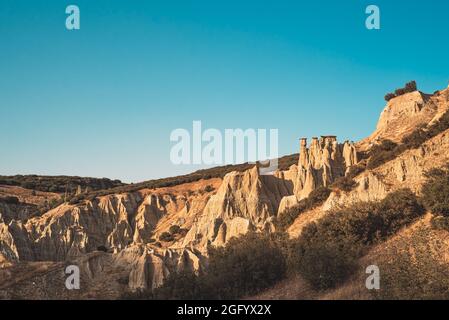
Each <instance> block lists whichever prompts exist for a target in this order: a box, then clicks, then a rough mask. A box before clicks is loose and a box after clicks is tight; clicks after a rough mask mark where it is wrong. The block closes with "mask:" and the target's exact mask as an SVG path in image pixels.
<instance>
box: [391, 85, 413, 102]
mask: <svg viewBox="0 0 449 320" xmlns="http://www.w3.org/2000/svg"><path fill="white" fill-rule="evenodd" d="M416 90H418V86H417V85H416V81H410V82H407V83H406V84H405V87H404V88H398V89H396V90H395V91H394V93H387V94H386V95H385V100H386V101H390V100H391V99H393V98H395V97H399V96H402V95H404V94H406V93H409V92H414V91H416Z"/></svg>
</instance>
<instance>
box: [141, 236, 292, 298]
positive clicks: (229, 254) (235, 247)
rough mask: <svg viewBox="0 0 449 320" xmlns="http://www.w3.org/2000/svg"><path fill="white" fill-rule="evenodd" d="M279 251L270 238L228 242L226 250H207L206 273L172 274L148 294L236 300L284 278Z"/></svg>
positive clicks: (164, 296) (241, 239)
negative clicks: (160, 285)
mask: <svg viewBox="0 0 449 320" xmlns="http://www.w3.org/2000/svg"><path fill="white" fill-rule="evenodd" d="M285 272H286V265H285V261H284V258H283V256H282V251H281V249H280V248H279V247H278V246H277V245H276V244H275V243H274V242H273V241H271V240H270V238H268V237H266V236H264V235H260V234H255V233H250V234H247V235H245V236H242V237H241V238H238V239H235V238H234V239H231V240H230V241H229V242H228V244H227V245H226V247H220V248H210V249H209V263H208V268H207V270H206V272H203V273H200V274H199V275H198V276H195V275H194V274H193V273H192V272H189V271H183V272H180V273H172V274H171V275H170V277H169V278H168V279H167V281H166V282H165V283H164V285H163V286H162V287H160V288H158V289H156V290H155V291H154V293H153V294H148V295H147V297H151V298H154V299H190V300H191V299H239V298H242V297H244V296H248V295H252V294H255V293H257V292H258V291H260V290H262V289H266V288H268V287H269V286H271V285H273V284H275V283H276V282H278V281H279V280H281V279H283V278H284V277H285Z"/></svg>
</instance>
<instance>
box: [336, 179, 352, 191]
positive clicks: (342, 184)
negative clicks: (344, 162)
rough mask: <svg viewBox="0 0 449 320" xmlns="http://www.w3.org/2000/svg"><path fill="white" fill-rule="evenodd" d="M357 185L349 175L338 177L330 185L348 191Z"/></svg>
mask: <svg viewBox="0 0 449 320" xmlns="http://www.w3.org/2000/svg"><path fill="white" fill-rule="evenodd" d="M356 186H357V183H356V182H355V181H354V179H352V178H350V177H340V178H338V179H337V180H335V182H334V183H333V184H332V187H334V188H337V189H339V190H341V191H345V192H349V191H351V190H352V189H354V188H355V187H356Z"/></svg>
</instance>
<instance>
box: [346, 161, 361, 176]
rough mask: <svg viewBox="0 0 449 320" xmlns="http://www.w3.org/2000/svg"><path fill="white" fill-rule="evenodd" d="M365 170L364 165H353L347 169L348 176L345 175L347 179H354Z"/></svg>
mask: <svg viewBox="0 0 449 320" xmlns="http://www.w3.org/2000/svg"><path fill="white" fill-rule="evenodd" d="M365 170H366V164H363V163H359V164H356V165H353V166H352V167H350V168H349V171H348V174H347V175H346V176H347V177H348V178H349V179H354V178H355V177H357V176H358V175H359V174H361V173H362V172H363V171H365Z"/></svg>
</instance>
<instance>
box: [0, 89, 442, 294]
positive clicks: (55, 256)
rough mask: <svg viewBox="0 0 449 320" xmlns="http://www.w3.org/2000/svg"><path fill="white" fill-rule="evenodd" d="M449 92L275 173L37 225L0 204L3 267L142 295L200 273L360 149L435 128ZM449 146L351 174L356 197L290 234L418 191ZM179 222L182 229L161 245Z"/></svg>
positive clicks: (115, 200) (413, 103)
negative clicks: (211, 253)
mask: <svg viewBox="0 0 449 320" xmlns="http://www.w3.org/2000/svg"><path fill="white" fill-rule="evenodd" d="M448 91H449V90H443V91H441V92H440V93H439V94H436V95H433V96H430V95H425V94H422V93H420V92H412V93H408V94H406V95H404V96H401V97H397V98H394V99H392V100H391V101H390V102H389V103H388V104H387V106H386V108H385V110H384V111H383V112H382V115H381V117H380V120H379V123H378V125H377V129H376V131H375V132H374V133H373V134H372V135H371V136H370V137H369V138H367V139H365V140H363V141H361V142H359V143H356V144H354V143H351V142H344V143H342V144H340V143H338V142H337V139H336V137H334V136H323V137H321V138H320V139H318V138H313V139H312V141H311V143H310V145H307V140H306V139H301V140H300V150H299V151H300V152H299V160H298V163H297V164H295V165H292V166H291V167H290V168H289V169H288V170H284V171H277V172H275V173H274V174H273V175H272V176H261V175H260V174H259V171H258V169H257V168H256V167H254V168H252V169H250V170H246V171H243V172H231V173H229V174H227V175H226V176H225V177H224V178H223V179H210V180H206V181H199V182H194V183H187V184H183V185H178V186H175V187H167V188H159V189H154V190H147V189H145V190H140V191H138V192H131V193H123V194H113V195H108V196H103V197H98V198H96V199H94V200H92V201H84V202H83V203H81V204H77V205H70V204H67V203H65V204H62V205H60V206H58V207H57V208H55V209H53V210H51V211H48V212H46V213H45V214H44V215H42V216H37V217H34V218H30V215H29V212H26V211H24V209H23V208H24V207H22V208H19V207H14V206H10V205H6V204H1V203H0V268H3V269H4V270H15V269H14V268H18V267H20V268H24V270H30V273H29V274H30V276H29V279H35V278H33V277H34V276H35V274H36V272H37V271H33V272H31V270H35V265H33V263H40V264H41V265H44V264H48V265H50V262H51V263H55V264H54V265H53V264H52V265H51V266H52V268H53V267H54V268H55V270H54V272H55V275H56V274H57V275H58V276H57V277H60V272H61V270H62V268H63V266H64V264H66V263H69V262H70V263H75V264H77V265H79V266H80V267H81V269H82V272H83V274H84V275H85V277H87V279H89V281H88V282H89V283H90V285H91V286H92V288H94V287H95V288H96V289H95V290H99V288H100V287H101V283H102V282H103V281H106V280H105V277H106V275H105V273H106V274H108V277H109V278H108V279H113V282H114V288H115V289H114V290H124V288H128V289H130V290H138V289H152V288H155V287H157V286H160V285H161V284H162V283H163V282H164V281H165V279H166V278H167V276H168V275H169V274H170V273H171V272H176V271H179V270H183V269H186V268H187V269H190V270H193V271H199V270H201V268H203V267H204V266H205V265H206V264H207V255H208V253H207V247H208V245H213V246H223V245H225V244H226V243H227V242H228V241H229V239H231V238H232V237H238V236H239V235H242V234H245V233H247V232H249V231H251V230H255V231H258V232H272V231H274V223H273V222H274V219H275V218H276V217H277V216H278V215H279V214H280V213H282V212H283V211H284V210H286V209H287V208H290V207H293V206H295V205H297V204H298V202H299V201H300V200H301V199H304V198H306V197H307V196H308V195H309V194H310V193H311V192H312V191H313V190H314V189H316V188H318V187H320V186H329V185H331V184H332V183H333V182H335V181H336V180H337V179H338V178H340V177H343V176H345V175H346V174H347V173H348V170H349V168H351V167H352V166H353V165H355V164H358V162H359V156H358V151H365V150H367V149H368V148H369V147H370V146H371V145H373V144H374V143H377V142H378V141H380V140H382V139H385V138H388V139H391V140H394V141H400V140H401V139H402V137H403V136H404V135H405V134H407V133H410V132H411V131H413V130H414V129H416V128H417V127H419V126H427V125H429V124H431V123H432V122H434V121H436V120H437V119H438V118H439V117H441V115H442V114H443V113H444V112H445V111H447V110H449V103H448V101H449V99H448V96H449V95H448ZM448 148H449V133H448V132H444V133H441V134H440V135H438V136H436V137H434V138H432V139H431V140H429V141H427V142H426V143H424V144H423V145H422V146H421V147H420V148H418V149H414V150H408V151H406V152H404V153H403V154H401V155H400V156H399V157H397V158H396V159H393V160H392V161H389V162H387V163H385V164H384V165H382V166H380V167H378V168H376V169H374V170H371V171H365V172H362V173H361V174H359V175H358V176H357V177H355V181H356V182H357V187H356V188H355V189H354V190H352V191H350V192H342V191H339V190H334V192H333V193H331V196H330V197H329V199H328V200H327V201H326V202H325V203H324V205H323V206H322V207H319V208H315V209H314V210H311V211H309V212H305V213H303V214H301V215H300V216H299V217H298V219H297V221H295V222H294V223H293V225H292V226H291V227H290V229H289V230H288V231H289V233H290V234H291V235H292V236H298V235H299V234H300V232H301V230H302V228H303V227H304V226H305V225H306V224H307V223H308V222H310V221H313V220H316V219H319V218H321V217H322V216H324V215H325V214H326V212H327V210H329V209H331V208H332V207H334V206H338V205H342V204H348V203H351V202H357V201H366V200H378V199H382V198H383V197H385V196H386V195H387V194H388V193H389V192H391V191H394V190H396V189H398V188H401V187H409V188H412V190H414V191H416V192H419V190H420V186H421V185H422V182H423V173H424V172H425V171H426V170H428V169H430V168H433V167H438V166H441V165H443V164H445V163H447V162H448V160H449V157H448V155H447V152H446V150H448ZM206 186H210V188H205V187H206ZM174 225H176V226H178V227H180V228H181V229H183V230H185V231H186V232H185V233H179V234H176V235H174V237H173V239H172V240H161V239H160V237H161V235H162V234H164V233H165V232H168V231H169V229H170V227H171V226H174ZM102 251H107V252H102ZM36 261H37V262H36ZM27 268H29V269H27ZM38 269H39V268H38ZM45 270H46V269H45ZM52 270H53V269H52ZM5 279H8V277H5ZM58 279H59V278H58ZM30 281H31V280H30ZM8 283H9V282H8ZM5 286H6V285H5ZM1 287H2V284H1V283H0V288H1ZM103 289H104V288H103ZM92 290H94V289H92ZM111 290H112V289H111ZM8 292H9V291H8ZM86 294H87V293H86ZM111 294H112V293H111Z"/></svg>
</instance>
